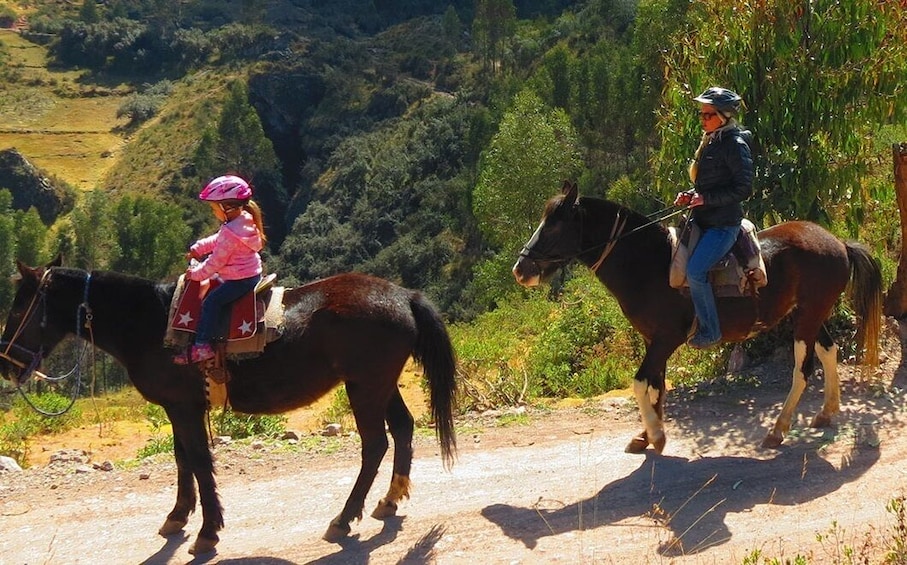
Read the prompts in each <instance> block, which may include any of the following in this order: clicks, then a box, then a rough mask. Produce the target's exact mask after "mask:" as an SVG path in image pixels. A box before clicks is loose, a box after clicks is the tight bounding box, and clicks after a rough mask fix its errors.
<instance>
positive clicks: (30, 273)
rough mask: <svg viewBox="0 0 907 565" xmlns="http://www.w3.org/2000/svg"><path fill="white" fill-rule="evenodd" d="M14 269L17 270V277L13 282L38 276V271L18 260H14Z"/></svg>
mask: <svg viewBox="0 0 907 565" xmlns="http://www.w3.org/2000/svg"><path fill="white" fill-rule="evenodd" d="M16 269H18V270H19V275H18V278H16V279H15V280H22V279H27V278H29V277H31V278H37V277H38V275H37V273H38V269H33V268H31V267H29V266H28V265H26V264H25V263H23V262H22V261H20V260H18V259H16Z"/></svg>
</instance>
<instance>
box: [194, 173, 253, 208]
mask: <svg viewBox="0 0 907 565" xmlns="http://www.w3.org/2000/svg"><path fill="white" fill-rule="evenodd" d="M249 198H252V187H250V186H249V183H247V182H246V181H245V180H243V179H241V178H239V177H237V176H233V175H224V176H222V177H217V178H216V179H214V180H212V181H211V182H209V183H208V184H207V185H205V188H203V189H202V191H201V192H200V193H199V194H198V199H199V200H205V201H207V202H220V201H222V200H248V199H249Z"/></svg>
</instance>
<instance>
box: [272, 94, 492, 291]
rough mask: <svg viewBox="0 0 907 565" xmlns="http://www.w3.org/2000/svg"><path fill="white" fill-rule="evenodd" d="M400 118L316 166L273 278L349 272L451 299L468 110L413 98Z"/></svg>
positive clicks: (462, 212) (467, 226)
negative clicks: (319, 169)
mask: <svg viewBox="0 0 907 565" xmlns="http://www.w3.org/2000/svg"><path fill="white" fill-rule="evenodd" d="M412 114H413V115H412V117H411V118H410V119H394V120H390V121H389V122H388V123H387V124H386V125H385V126H384V127H381V128H379V129H376V130H375V131H373V132H371V133H369V134H362V135H359V136H351V137H350V138H349V139H347V140H346V141H344V142H343V143H342V144H340V145H339V146H338V147H337V149H336V150H335V151H334V152H333V153H332V155H331V157H330V159H329V160H328V162H327V163H326V172H325V173H324V174H323V175H322V176H321V177H320V178H319V179H318V181H317V182H316V183H315V185H314V186H313V187H312V188H313V191H312V193H311V195H310V197H309V198H310V199H311V201H310V202H309V203H308V204H307V206H306V208H305V211H304V212H303V213H302V214H301V215H300V216H299V217H298V218H296V219H295V221H294V223H293V226H292V229H291V230H290V233H289V234H288V236H287V238H286V240H285V241H284V242H283V244H282V246H281V248H280V254H279V257H278V258H275V260H274V261H272V262H271V264H272V265H273V268H274V269H275V270H278V271H279V272H280V273H281V277H282V278H283V277H287V278H289V277H292V279H290V280H292V281H299V282H302V281H308V280H313V279H316V278H320V277H324V276H329V275H332V274H336V273H338V272H342V271H345V270H358V271H364V272H368V273H372V274H375V275H379V276H384V277H387V278H391V279H393V280H396V281H398V282H400V283H402V284H404V285H405V286H410V287H416V288H421V289H424V290H426V291H428V292H429V294H430V296H431V297H432V299H433V300H435V301H436V302H437V303H439V305H441V307H442V308H444V307H446V306H447V305H451V304H456V303H457V301H458V300H459V297H460V294H459V293H460V292H461V289H462V287H463V286H464V283H463V278H464V277H465V276H468V269H469V267H470V264H469V263H468V260H469V258H468V256H463V255H462V254H463V251H464V249H466V248H467V246H468V245H470V244H471V242H472V240H473V239H474V238H475V236H474V227H473V226H472V225H471V223H469V222H468V220H467V221H466V222H464V218H468V214H469V212H468V202H469V190H470V186H469V184H468V179H466V178H463V177H461V176H460V174H461V173H460V171H461V169H462V167H463V166H464V162H465V161H467V160H469V159H470V158H472V157H471V156H470V153H469V152H470V150H471V148H470V146H469V145H468V144H467V143H465V141H466V140H468V139H469V138H470V128H471V127H472V123H473V120H472V118H473V111H472V110H471V108H470V107H469V106H468V105H467V104H462V103H459V102H457V101H456V100H452V99H449V98H447V97H434V98H432V99H430V100H425V101H423V102H422V103H421V104H420V105H419V106H418V107H417V108H415V109H414V110H413V112H412Z"/></svg>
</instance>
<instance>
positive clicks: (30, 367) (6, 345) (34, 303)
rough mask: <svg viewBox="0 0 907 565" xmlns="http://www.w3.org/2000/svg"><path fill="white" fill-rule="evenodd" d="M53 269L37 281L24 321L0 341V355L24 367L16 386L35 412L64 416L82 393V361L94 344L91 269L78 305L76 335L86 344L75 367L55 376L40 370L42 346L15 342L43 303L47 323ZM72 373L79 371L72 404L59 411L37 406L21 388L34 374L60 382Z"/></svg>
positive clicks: (44, 319)
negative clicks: (27, 358)
mask: <svg viewBox="0 0 907 565" xmlns="http://www.w3.org/2000/svg"><path fill="white" fill-rule="evenodd" d="M50 273H51V269H47V270H46V271H44V273H43V274H42V275H41V281H40V282H39V283H38V290H37V291H36V292H35V295H34V296H33V297H32V299H31V302H30V303H29V305H28V308H27V309H26V310H25V314H24V315H23V316H22V321H21V322H20V323H19V325H18V327H17V328H16V331H15V332H14V333H13V336H12V338H11V339H10V341H8V342H7V341H0V345H2V346H3V351H0V359H3V360H5V361H7V362H9V363H11V364H12V365H14V366H16V367H19V368H20V369H23V373H22V376H21V378H20V377H16V378H14V379H13V381H14V383H15V385H16V390H18V391H19V394H20V395H21V396H22V398H23V399H24V400H25V402H26V403H27V404H28V405H29V406H31V408H32V409H33V410H35V411H36V412H38V413H39V414H42V415H44V416H61V415H63V414H65V413H66V412H68V411H69V410H70V409H71V408H72V407H73V405H74V404H75V402H76V399H77V398H78V397H79V393H80V392H81V389H82V361H83V359H84V356H85V351H86V350H87V349H88V348H89V347H91V346H93V345H94V333H93V332H92V325H91V322H92V319H93V314H92V312H91V307H90V306H89V304H88V290H89V288H90V286H91V273H86V276H85V289H84V292H83V295H82V302H81V303H80V304H79V305H78V306H77V307H76V328H75V335H76V338H77V339H79V340H80V341H82V342H83V344H84V345H83V347H82V349H81V351H79V353H78V356H77V358H76V362H75V365H74V366H73V368H72V369H70V370H69V371H68V372H67V373H65V374H64V375H61V376H59V377H52V376H50V375H46V374H44V373H42V372H41V371H38V370H37V368H38V367H39V366H40V365H41V362H42V361H43V360H44V351H43V347H39V348H38V351H32V350H30V349H28V348H26V347H23V346H21V345H19V344H17V343H15V342H16V340H17V339H18V338H19V337H20V336H21V334H22V331H23V329H24V328H25V326H26V325H27V324H28V322H30V321H31V318H32V317H33V316H34V315H35V314H36V313H37V311H38V309H39V307H42V309H43V318H42V320H41V325H42V327H43V326H44V325H46V324H47V302H46V300H47V286H48V284H49V281H50ZM83 319H84V320H85V321H84V324H83V323H82V320H83ZM83 327H84V328H85V329H87V330H88V337H85V336H84V335H83V334H82V328H83ZM11 350H15V351H16V352H19V353H23V354H25V355H30V356H31V362H29V363H28V364H26V363H23V362H22V361H19V360H18V359H16V358H15V357H13V356H12V355H10V351H11ZM73 374H75V375H76V382H75V386H73V391H72V394H71V395H70V398H69V404H68V405H67V406H66V407H65V408H63V409H61V410H59V411H56V412H49V411H46V410H43V409H41V408H40V407H38V406H36V405H35V403H34V402H32V400H31V399H30V398H29V397H28V396H26V394H25V391H24V390H22V384H23V382H25V381H27V380H28V378H29V377H30V376H32V375H35V378H36V379H38V380H42V381H45V382H50V383H57V382H62V381H65V380H66V379H68V378H70V377H71V376H73Z"/></svg>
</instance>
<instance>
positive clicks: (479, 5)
mask: <svg viewBox="0 0 907 565" xmlns="http://www.w3.org/2000/svg"><path fill="white" fill-rule="evenodd" d="M516 21H517V20H516V7H515V6H514V5H513V0H476V5H475V16H474V18H473V21H472V33H473V41H474V42H475V48H476V50H477V51H478V53H479V55H480V56H481V57H482V68H483V69H485V70H486V71H491V73H492V74H494V73H496V72H497V70H498V66H499V64H500V61H501V57H502V55H503V52H504V44H505V42H506V41H507V39H508V38H509V37H510V36H511V35H513V32H514V30H515V29H516Z"/></svg>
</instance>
